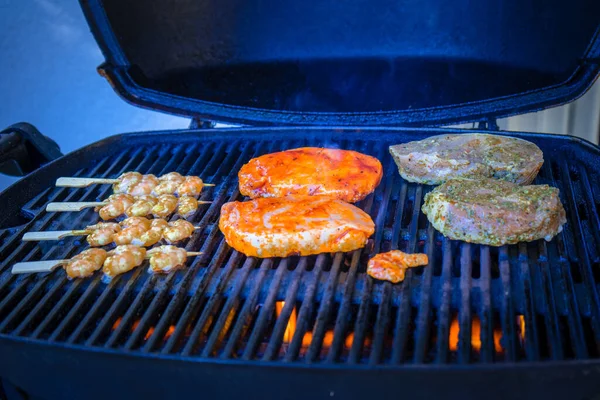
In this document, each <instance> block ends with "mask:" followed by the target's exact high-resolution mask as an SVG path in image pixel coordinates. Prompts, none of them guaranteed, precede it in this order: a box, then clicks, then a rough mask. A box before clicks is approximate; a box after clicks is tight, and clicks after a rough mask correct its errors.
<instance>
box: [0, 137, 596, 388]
mask: <svg viewBox="0 0 600 400" xmlns="http://www.w3.org/2000/svg"><path fill="white" fill-rule="evenodd" d="M445 132H464V131H452V130H441V129H392V128H390V129H375V128H373V129H365V128H356V129H353V128H343V129H334V128H330V129H321V128H265V129H239V130H219V131H218V133H219V134H218V135H217V134H216V132H215V131H211V130H198V131H185V132H159V133H141V134H130V135H122V136H116V137H112V138H109V139H106V140H104V141H102V142H99V143H96V144H94V145H91V146H88V147H86V148H83V149H81V150H79V151H77V152H75V153H72V154H70V155H67V156H65V157H63V158H61V159H59V160H57V161H55V162H53V163H51V164H49V165H47V166H45V167H43V168H42V169H40V170H38V171H36V172H35V173H34V174H32V175H30V176H29V177H27V178H26V179H24V180H23V181H21V182H19V183H17V184H16V185H15V186H13V187H11V188H9V189H8V190H7V191H5V192H4V193H3V194H2V198H1V199H0V200H1V201H2V204H3V205H6V210H5V211H6V212H5V216H4V217H3V219H1V220H0V228H1V229H2V230H1V234H0V240H1V243H0V259H1V260H2V261H1V262H2V264H0V354H2V357H0V376H2V377H3V379H5V380H7V381H9V382H10V383H12V384H14V385H16V386H18V387H20V388H22V389H24V390H25V391H26V392H28V393H31V394H32V395H34V396H37V397H40V398H67V397H68V398H106V397H108V396H110V397H113V398H114V397H119V398H131V397H132V396H136V397H139V396H144V397H151V398H153V397H174V398H175V397H177V398H179V397H181V396H182V395H198V394H209V395H211V396H214V397H217V396H219V397H221V396H222V397H225V396H248V395H249V394H250V395H259V394H260V395H261V396H263V397H265V396H267V397H275V398H301V397H303V398H306V397H307V396H309V398H321V397H322V398H329V397H337V396H343V397H350V396H357V395H361V396H369V395H370V396H381V397H384V398H388V397H389V398H391V397H398V396H400V395H403V396H405V395H410V396H411V397H419V396H422V397H425V396H429V395H431V396H433V395H444V396H446V397H447V396H450V397H459V396H460V397H465V396H469V395H472V394H473V393H485V394H486V397H488V398H490V397H491V398H495V397H498V398H506V397H508V396H510V397H511V398H519V397H523V398H525V397H528V396H531V395H532V394H534V393H535V394H541V393H543V395H545V396H546V397H550V398H565V397H567V396H569V397H570V398H583V397H586V396H591V395H592V394H595V393H597V388H598V384H597V379H598V375H600V368H599V367H600V362H599V360H598V359H599V358H600V307H599V298H598V283H600V253H599V252H600V231H599V229H600V216H599V214H598V212H597V210H598V207H600V165H599V163H598V160H600V158H599V157H598V156H599V150H598V148H597V147H595V146H593V145H591V144H589V143H587V142H584V141H582V140H580V139H577V138H573V137H564V136H552V135H528V134H517V133H511V136H516V137H521V138H524V139H526V140H530V141H532V142H534V143H536V144H537V145H538V146H540V148H541V149H542V151H543V152H544V158H545V163H544V166H543V167H542V171H541V172H540V174H539V176H538V177H537V178H536V181H535V183H540V184H541V183H547V184H550V185H553V186H556V187H558V188H559V189H560V191H561V200H562V202H563V204H564V206H565V209H566V211H567V216H568V222H567V225H566V226H565V229H564V231H563V233H561V234H560V235H558V236H557V237H556V238H555V239H553V240H552V241H551V242H543V241H538V242H533V243H527V244H519V245H515V246H504V247H500V248H491V247H487V246H479V245H473V244H467V243H463V242H455V241H450V240H447V239H445V238H444V237H443V236H442V235H441V234H439V233H438V232H436V231H435V230H434V229H433V228H432V227H431V226H430V224H429V223H428V221H427V219H426V218H425V216H424V215H423V214H422V213H421V212H420V207H421V205H422V200H423V196H424V195H425V194H426V193H427V192H428V191H429V190H431V187H429V186H423V185H417V184H412V183H407V182H405V181H404V180H403V179H402V178H401V177H400V176H399V174H398V172H397V168H396V166H395V164H394V163H393V160H392V158H391V156H390V155H389V153H388V149H387V148H388V146H389V145H391V144H396V143H402V142H406V141H410V140H419V139H423V138H425V137H428V136H431V135H435V134H440V133H445ZM301 146H323V147H340V148H344V149H353V150H358V151H361V152H364V153H367V154H371V155H373V156H376V157H377V158H379V159H380V160H381V161H382V164H383V167H384V177H383V180H382V183H381V185H380V186H379V187H378V188H377V190H376V191H375V193H374V194H372V195H370V196H368V197H367V198H366V199H365V200H363V201H362V202H360V203H358V206H360V207H361V208H363V209H364V210H365V211H366V212H368V213H369V214H370V215H371V216H372V218H373V220H374V221H375V223H376V225H377V230H376V233H375V234H374V235H373V237H372V239H371V241H370V243H369V244H368V245H367V247H366V248H365V249H362V250H358V251H355V252H352V253H348V254H333V255H329V254H322V255H319V256H311V257H290V258H286V259H266V260H259V259H253V258H246V257H245V256H243V255H241V254H239V253H237V252H235V251H232V250H231V249H230V248H229V247H228V246H227V245H226V243H225V242H224V240H223V238H222V235H221V234H220V232H219V230H218V227H217V224H218V216H219V209H220V206H221V205H222V204H223V203H224V202H227V201H233V200H241V199H242V197H241V196H240V194H239V192H238V189H237V171H238V170H239V168H240V166H241V165H243V164H244V163H245V162H247V161H248V160H249V159H250V158H252V157H256V156H258V155H261V154H265V153H269V152H273V151H278V150H284V149H289V148H295V147H301ZM127 170H137V171H140V172H142V173H154V174H162V173H166V172H169V171H178V172H180V173H182V174H194V175H199V176H200V177H201V178H202V179H204V180H205V181H208V182H213V183H216V184H217V186H216V187H214V188H211V189H208V190H206V191H205V192H204V193H203V194H202V199H203V200H212V201H213V203H212V204H211V205H209V206H205V207H203V208H201V209H200V211H199V212H198V213H197V214H196V216H195V217H194V219H193V221H192V222H193V223H194V224H195V225H198V226H201V229H198V230H197V232H196V233H195V234H194V236H193V237H192V238H191V239H190V240H189V241H188V242H187V243H186V247H187V248H188V249H190V250H191V249H193V250H201V251H204V252H205V254H204V255H203V256H201V257H197V258H195V259H193V260H191V261H190V262H189V263H188V267H187V268H186V269H183V270H181V271H177V272H174V273H171V274H169V275H167V276H164V277H162V276H152V275H149V274H146V273H145V271H144V269H145V268H138V269H136V270H134V271H131V272H129V273H127V274H125V275H123V276H121V277H119V278H117V279H114V280H113V281H112V282H111V283H109V284H105V283H103V282H102V281H101V279H100V277H99V276H95V277H94V278H93V279H88V280H75V281H69V280H67V279H66V276H65V274H64V272H63V271H62V270H56V271H54V272H52V273H50V274H46V275H41V274H38V275H29V276H11V274H10V267H11V266H12V264H14V263H15V262H18V261H26V260H30V261H34V260H39V259H59V258H66V257H70V256H72V255H74V254H76V253H78V252H79V251H80V250H82V249H84V248H85V247H86V246H85V242H84V241H83V240H82V239H81V238H67V239H64V240H62V241H60V242H46V243H21V242H20V237H21V236H22V234H23V233H25V232H27V231H33V230H64V229H78V228H80V227H83V226H85V225H86V224H88V223H93V222H95V221H96V216H95V214H94V213H93V211H92V210H88V211H84V212H81V213H66V214H49V213H46V212H45V211H44V207H45V205H46V204H47V203H48V202H50V201H94V200H99V199H103V198H105V197H106V196H107V195H108V194H109V193H110V191H111V189H110V187H109V186H92V187H89V188H86V189H61V188H55V187H54V186H53V182H54V180H55V179H56V178H57V177H59V176H96V177H115V176H117V175H118V174H120V173H121V172H123V171H127ZM395 248H398V249H400V250H404V251H408V252H417V251H418V252H424V253H427V254H428V256H429V259H430V265H429V266H428V267H425V268H418V269H414V270H411V271H409V272H408V274H407V277H406V280H405V281H404V282H403V283H401V284H398V285H392V284H390V283H388V282H375V281H373V280H371V279H370V278H369V277H367V275H366V273H365V269H366V260H367V259H368V258H369V257H370V256H372V255H374V254H375V253H378V252H381V251H388V250H390V249H395ZM432 382H434V383H432Z"/></svg>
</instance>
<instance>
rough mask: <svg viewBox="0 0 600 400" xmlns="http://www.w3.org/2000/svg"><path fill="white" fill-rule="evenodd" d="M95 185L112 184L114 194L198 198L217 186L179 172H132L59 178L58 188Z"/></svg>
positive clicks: (57, 181)
mask: <svg viewBox="0 0 600 400" xmlns="http://www.w3.org/2000/svg"><path fill="white" fill-rule="evenodd" d="M93 184H112V185H113V191H114V193H116V194H118V193H122V194H130V195H133V196H141V195H148V194H157V195H158V194H174V195H177V196H186V195H187V196H195V197H197V196H198V195H199V194H200V193H201V192H202V188H204V187H205V186H215V185H214V184H211V183H204V181H202V179H200V178H199V177H197V176H192V175H190V176H182V175H181V174H179V173H177V172H169V173H168V174H165V175H162V176H160V177H156V176H155V175H152V174H147V175H142V174H140V173H139V172H135V171H131V172H125V173H123V174H121V175H120V176H119V177H118V178H116V179H105V178H66V177H63V178H58V179H57V180H56V186H60V187H76V188H82V187H87V186H89V185H93Z"/></svg>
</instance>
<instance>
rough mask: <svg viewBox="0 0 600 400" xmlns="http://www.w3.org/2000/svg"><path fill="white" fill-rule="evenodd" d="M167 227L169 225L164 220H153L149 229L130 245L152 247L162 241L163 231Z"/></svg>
mask: <svg viewBox="0 0 600 400" xmlns="http://www.w3.org/2000/svg"><path fill="white" fill-rule="evenodd" d="M168 226H169V223H168V222H167V221H165V220H164V219H153V220H152V224H151V226H150V229H148V230H147V231H146V232H144V233H142V234H141V235H140V236H139V237H137V238H135V239H133V240H132V241H131V244H134V245H137V246H145V247H148V246H152V245H153V244H156V243H158V241H159V240H160V239H162V235H163V230H164V229H165V228H166V227H168Z"/></svg>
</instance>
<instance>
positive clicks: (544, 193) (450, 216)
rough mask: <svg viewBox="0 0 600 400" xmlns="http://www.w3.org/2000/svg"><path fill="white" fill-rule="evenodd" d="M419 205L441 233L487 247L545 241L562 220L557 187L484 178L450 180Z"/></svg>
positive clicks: (563, 219) (558, 231) (553, 234)
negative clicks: (524, 184)
mask: <svg viewBox="0 0 600 400" xmlns="http://www.w3.org/2000/svg"><path fill="white" fill-rule="evenodd" d="M422 210H423V212H424V213H425V214H426V215H427V218H428V219H429V222H431V224H432V225H433V226H434V228H435V229H437V230H438V231H440V232H441V233H442V234H443V235H444V236H446V237H448V238H450V239H455V240H463V241H465V242H471V243H479V244H487V245H491V246H502V245H504V244H514V243H518V242H530V241H533V240H537V239H541V238H544V239H546V240H547V241H549V240H550V239H552V237H554V236H555V235H557V234H558V233H560V232H561V231H562V225H563V224H565V222H566V217H565V210H564V208H563V206H562V204H561V202H560V199H559V190H558V189H556V188H553V187H550V186H548V185H531V186H519V185H516V184H514V183H511V182H506V181H500V180H496V179H487V178H484V179H478V180H470V179H454V180H449V181H448V182H446V183H444V184H442V185H441V186H438V187H436V188H435V189H434V190H432V191H431V192H430V193H428V194H427V195H426V196H425V201H424V204H423V207H422Z"/></svg>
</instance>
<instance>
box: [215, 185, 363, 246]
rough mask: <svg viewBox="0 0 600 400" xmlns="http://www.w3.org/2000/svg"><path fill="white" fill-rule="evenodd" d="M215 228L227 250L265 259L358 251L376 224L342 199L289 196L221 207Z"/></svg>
mask: <svg viewBox="0 0 600 400" xmlns="http://www.w3.org/2000/svg"><path fill="white" fill-rule="evenodd" d="M219 228H220V229H221V232H223V235H225V240H226V241H227V243H228V244H229V245H230V246H231V247H233V248H234V249H236V250H237V251H239V252H241V253H244V254H246V255H247V256H252V257H261V258H264V257H287V256H291V255H301V256H307V255H311V254H318V253H333V252H338V251H342V252H344V251H351V250H356V249H358V248H361V247H364V246H365V244H366V243H367V239H368V238H369V236H371V235H372V234H373V232H374V231H375V224H374V223H373V221H372V220H371V217H370V216H369V215H368V214H367V213H365V212H364V211H362V210H361V209H359V208H357V207H355V206H353V205H351V204H348V203H345V202H343V201H341V200H338V199H333V198H330V197H326V196H291V197H285V198H259V199H255V200H252V201H247V202H232V203H225V204H223V207H222V208H221V219H220V220H219Z"/></svg>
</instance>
